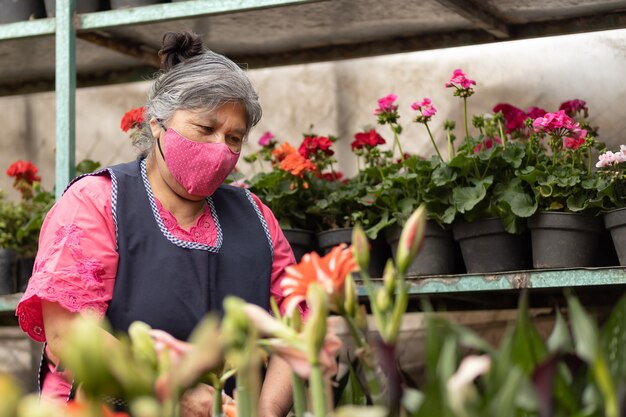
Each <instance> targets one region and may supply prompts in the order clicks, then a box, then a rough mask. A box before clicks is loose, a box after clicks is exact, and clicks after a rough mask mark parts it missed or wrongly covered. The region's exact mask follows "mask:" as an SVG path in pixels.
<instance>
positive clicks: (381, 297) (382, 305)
mask: <svg viewBox="0 0 626 417" xmlns="http://www.w3.org/2000/svg"><path fill="white" fill-rule="evenodd" d="M376 306H377V307H378V309H379V310H380V311H381V312H384V311H387V310H388V309H389V307H390V306H391V298H390V297H389V294H388V293H387V290H386V289H385V288H381V287H379V288H377V289H376Z"/></svg>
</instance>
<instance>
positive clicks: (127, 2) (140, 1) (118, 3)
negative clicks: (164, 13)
mask: <svg viewBox="0 0 626 417" xmlns="http://www.w3.org/2000/svg"><path fill="white" fill-rule="evenodd" d="M159 3H167V0H111V9H127V8H130V7H141V6H149V5H151V4H159Z"/></svg>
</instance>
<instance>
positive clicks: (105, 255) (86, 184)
mask: <svg viewBox="0 0 626 417" xmlns="http://www.w3.org/2000/svg"><path fill="white" fill-rule="evenodd" d="M107 186H108V188H107ZM107 190H108V192H107ZM110 190H111V185H110V179H108V178H102V177H94V178H89V177H87V178H84V179H82V180H80V181H78V182H77V183H76V184H75V185H73V186H72V187H71V188H70V189H69V190H68V192H66V194H65V195H64V196H63V197H62V198H61V199H60V200H59V201H58V202H57V204H56V205H55V206H54V207H53V209H52V210H51V211H50V213H49V214H48V215H47V216H46V219H45V222H44V225H43V227H42V230H41V235H40V239H39V252H38V253H37V258H36V261H35V267H34V269H33V276H32V277H31V278H30V280H29V282H28V288H27V289H26V291H25V293H24V296H23V297H22V299H21V300H20V302H19V304H18V306H17V310H16V315H17V316H18V319H19V324H20V327H21V328H22V330H23V331H24V332H26V333H27V334H28V335H29V336H30V337H31V338H33V339H34V340H36V341H38V342H43V341H45V340H46V337H45V329H44V326H43V317H42V311H41V300H46V301H51V302H56V303H58V304H59V305H60V306H62V307H63V308H65V309H67V310H68V311H71V312H84V311H87V310H89V311H91V312H92V313H95V314H98V315H104V314H105V312H106V309H107V306H108V302H109V301H110V300H111V296H112V293H113V283H114V278H115V272H116V270H117V252H116V251H115V226H114V224H113V218H112V215H111V197H110V195H111V194H110Z"/></svg>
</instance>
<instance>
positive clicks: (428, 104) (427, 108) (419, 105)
mask: <svg viewBox="0 0 626 417" xmlns="http://www.w3.org/2000/svg"><path fill="white" fill-rule="evenodd" d="M411 108H412V109H413V110H416V111H420V112H421V113H422V115H423V116H424V117H425V118H431V117H432V116H434V115H435V114H437V108H435V106H433V103H432V101H430V99H429V98H428V97H424V99H423V100H422V101H419V102H418V101H416V102H415V103H413V104H411Z"/></svg>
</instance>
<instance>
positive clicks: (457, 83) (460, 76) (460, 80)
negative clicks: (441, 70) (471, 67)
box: [446, 69, 476, 89]
mask: <svg viewBox="0 0 626 417" xmlns="http://www.w3.org/2000/svg"><path fill="white" fill-rule="evenodd" d="M472 85H476V81H474V80H470V79H469V78H467V75H466V74H465V73H464V72H463V70H461V69H455V70H454V72H453V73H452V78H450V81H448V82H447V83H446V87H456V88H463V89H468V88H470V87H471V86H472Z"/></svg>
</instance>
